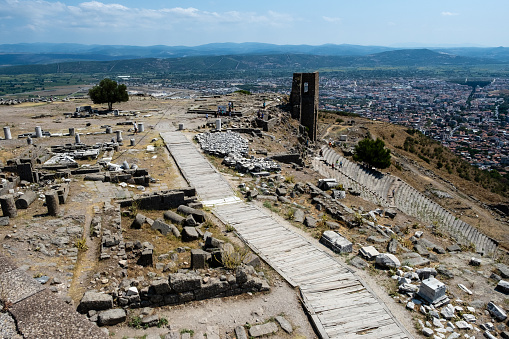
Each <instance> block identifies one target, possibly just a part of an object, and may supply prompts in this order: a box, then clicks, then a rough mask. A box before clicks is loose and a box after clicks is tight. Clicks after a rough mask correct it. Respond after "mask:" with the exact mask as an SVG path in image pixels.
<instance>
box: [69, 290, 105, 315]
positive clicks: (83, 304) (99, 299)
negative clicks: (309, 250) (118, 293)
mask: <svg viewBox="0 0 509 339" xmlns="http://www.w3.org/2000/svg"><path fill="white" fill-rule="evenodd" d="M112 307H113V297H112V296H111V295H109V294H106V293H98V292H95V291H87V292H85V294H84V295H83V298H81V301H80V304H79V306H78V309H79V311H80V312H82V313H86V312H88V311H90V310H96V311H99V310H107V309H110V308H112Z"/></svg>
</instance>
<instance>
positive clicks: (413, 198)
mask: <svg viewBox="0 0 509 339" xmlns="http://www.w3.org/2000/svg"><path fill="white" fill-rule="evenodd" d="M322 154H323V160H324V161H325V164H328V165H332V164H334V165H335V166H334V167H335V168H334V170H332V169H331V167H328V166H322V165H321V164H320V163H318V162H316V161H315V168H316V169H317V170H318V171H319V172H320V173H321V174H322V175H325V176H329V177H333V178H336V180H337V181H338V182H339V183H341V184H343V187H344V188H345V189H346V190H350V191H355V192H357V193H359V194H360V196H361V197H362V198H364V199H366V200H368V201H371V202H372V203H375V204H377V205H379V206H382V207H395V208H397V209H399V210H400V211H402V212H403V213H405V214H408V215H410V216H413V217H415V218H417V219H419V220H421V221H422V222H425V223H430V224H436V225H438V226H439V227H441V228H442V229H443V230H445V231H447V232H449V233H450V234H451V236H452V237H453V238H454V239H456V241H458V242H459V243H460V244H463V245H466V246H469V245H474V246H475V249H476V251H477V252H480V253H484V254H485V255H491V254H494V253H495V251H496V249H497V247H498V242H497V241H496V240H494V239H492V238H490V237H488V236H486V235H485V234H483V233H481V232H480V231H478V230H477V229H476V228H475V227H473V226H472V225H469V224H467V223H466V222H464V221H462V220H460V219H459V218H457V217H456V216H455V215H453V214H452V213H451V212H449V211H448V210H446V209H445V208H443V207H442V206H440V205H439V204H437V203H436V202H434V201H433V200H431V199H429V198H428V197H426V196H425V195H424V194H422V193H421V192H419V191H417V190H416V189H415V188H413V187H412V186H410V185H409V184H407V183H406V182H404V181H402V180H401V179H399V178H397V177H395V176H393V175H389V174H384V173H381V172H378V171H375V170H372V169H367V168H365V167H362V166H360V165H359V164H357V163H355V162H352V161H350V160H348V159H346V158H345V157H343V156H341V155H339V154H338V153H336V152H335V151H334V150H333V149H331V148H330V147H327V146H324V147H322ZM337 163H342V166H337V165H336V164H337ZM393 191H394V194H393Z"/></svg>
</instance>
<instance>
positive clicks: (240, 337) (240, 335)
mask: <svg viewBox="0 0 509 339" xmlns="http://www.w3.org/2000/svg"><path fill="white" fill-rule="evenodd" d="M235 336H236V337H237V339H247V334H246V330H245V329H244V326H237V327H235Z"/></svg>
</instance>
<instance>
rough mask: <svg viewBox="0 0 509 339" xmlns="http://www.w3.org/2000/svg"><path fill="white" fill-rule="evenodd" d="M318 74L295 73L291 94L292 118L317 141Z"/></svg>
mask: <svg viewBox="0 0 509 339" xmlns="http://www.w3.org/2000/svg"><path fill="white" fill-rule="evenodd" d="M318 85H319V80H318V72H314V73H294V74H293V83H292V92H291V94H290V104H291V114H292V118H294V119H298V120H299V122H300V124H301V125H303V126H304V127H306V130H307V133H308V136H309V138H310V139H311V140H313V141H316V131H317V129H316V125H317V120H318V92H319V90H318Z"/></svg>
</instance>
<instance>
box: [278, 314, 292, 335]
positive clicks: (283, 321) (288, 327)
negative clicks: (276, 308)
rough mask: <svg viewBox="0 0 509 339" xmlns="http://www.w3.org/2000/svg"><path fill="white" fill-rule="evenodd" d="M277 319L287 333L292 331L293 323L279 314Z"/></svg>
mask: <svg viewBox="0 0 509 339" xmlns="http://www.w3.org/2000/svg"><path fill="white" fill-rule="evenodd" d="M276 321H277V322H278V323H279V326H281V328H282V329H283V330H284V331H285V332H286V333H292V332H293V327H292V324H290V322H289V321H288V320H286V319H285V318H283V317H282V316H277V317H276Z"/></svg>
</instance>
